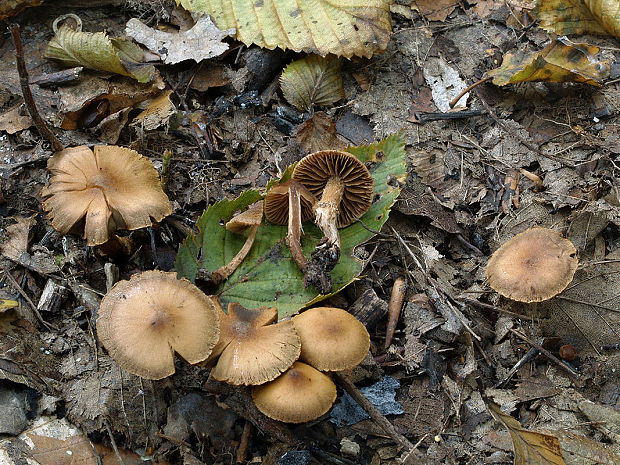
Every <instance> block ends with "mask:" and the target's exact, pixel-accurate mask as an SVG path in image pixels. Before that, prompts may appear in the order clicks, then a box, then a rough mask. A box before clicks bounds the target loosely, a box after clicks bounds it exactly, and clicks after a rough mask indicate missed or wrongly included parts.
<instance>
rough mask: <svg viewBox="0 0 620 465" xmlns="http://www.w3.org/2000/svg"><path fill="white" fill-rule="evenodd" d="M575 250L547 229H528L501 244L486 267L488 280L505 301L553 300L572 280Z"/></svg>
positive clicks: (575, 259) (568, 242) (555, 233)
mask: <svg viewBox="0 0 620 465" xmlns="http://www.w3.org/2000/svg"><path fill="white" fill-rule="evenodd" d="M576 254H577V250H576V249H575V246H574V245H573V243H572V242H571V241H569V240H568V239H564V238H563V237H562V236H561V235H560V233H558V232H556V231H554V230H552V229H547V228H531V229H528V230H526V231H524V232H522V233H520V234H517V235H516V236H514V237H513V238H512V239H510V240H509V241H507V242H506V243H504V244H503V245H502V246H501V247H500V248H499V249H497V250H496V251H495V252H494V253H493V255H492V256H491V258H490V259H489V263H488V264H487V270H486V274H487V279H488V281H489V284H490V285H491V287H492V288H493V289H495V290H496V291H497V292H498V293H500V294H501V295H503V296H504V297H508V298H509V299H512V300H516V301H519V302H527V303H530V302H541V301H543V300H548V299H551V298H552V297H554V296H556V295H557V294H559V293H560V292H562V291H563V290H564V289H566V286H568V284H569V283H570V282H571V281H572V280H573V276H574V274H575V270H577V264H578V260H577V256H576Z"/></svg>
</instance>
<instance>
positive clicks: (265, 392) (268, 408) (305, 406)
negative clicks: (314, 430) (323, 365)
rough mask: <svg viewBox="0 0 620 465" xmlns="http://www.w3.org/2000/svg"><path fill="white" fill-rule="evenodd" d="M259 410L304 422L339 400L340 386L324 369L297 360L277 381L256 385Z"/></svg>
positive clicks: (255, 397) (255, 391) (279, 418)
mask: <svg viewBox="0 0 620 465" xmlns="http://www.w3.org/2000/svg"><path fill="white" fill-rule="evenodd" d="M252 398H253V399H254V403H255V404H256V407H258V410H260V411H261V412H263V413H264V414H265V415H267V416H268V417H269V418H273V419H274V420H278V421H283V422H285V423H304V422H307V421H311V420H314V419H316V418H319V417H320V416H321V415H323V414H325V413H326V412H327V411H328V410H329V409H330V408H331V406H332V405H333V403H334V401H335V400H336V385H335V384H334V382H333V381H332V380H331V379H330V378H329V377H328V376H327V375H324V374H323V373H321V372H320V371H318V370H316V369H315V368H312V367H311V366H310V365H306V364H305V363H301V362H295V363H294V364H293V366H292V367H290V368H289V369H288V370H287V371H286V372H285V373H284V374H282V375H281V376H279V377H278V378H276V379H275V380H274V381H271V382H269V383H266V384H263V385H261V386H255V387H254V388H253V389H252Z"/></svg>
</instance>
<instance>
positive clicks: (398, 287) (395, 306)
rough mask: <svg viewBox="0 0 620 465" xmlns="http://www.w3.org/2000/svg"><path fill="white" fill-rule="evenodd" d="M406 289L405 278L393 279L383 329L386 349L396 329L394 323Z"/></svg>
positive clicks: (401, 306)
mask: <svg viewBox="0 0 620 465" xmlns="http://www.w3.org/2000/svg"><path fill="white" fill-rule="evenodd" d="M406 290H407V282H406V281H405V278H403V277H402V276H399V277H398V278H396V279H395V280H394V285H393V286H392V295H391V296H390V305H389V308H388V322H387V327H386V329H385V343H384V344H383V348H384V349H387V348H388V347H390V344H391V343H392V338H393V337H394V332H395V331H396V325H397V324H398V319H399V318H400V312H401V309H402V308H403V301H404V300H405V292H406Z"/></svg>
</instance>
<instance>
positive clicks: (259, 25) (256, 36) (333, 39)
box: [176, 0, 392, 58]
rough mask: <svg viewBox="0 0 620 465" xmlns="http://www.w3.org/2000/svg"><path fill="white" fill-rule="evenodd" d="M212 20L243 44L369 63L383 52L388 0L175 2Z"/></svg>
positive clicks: (387, 29) (389, 27)
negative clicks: (369, 59)
mask: <svg viewBox="0 0 620 465" xmlns="http://www.w3.org/2000/svg"><path fill="white" fill-rule="evenodd" d="M176 2H177V5H181V6H183V8H185V9H186V10H188V11H191V12H193V13H203V14H208V15H211V17H212V18H213V21H214V22H215V24H216V25H217V27H219V28H220V29H231V28H235V29H236V31H237V35H236V38H237V39H238V40H240V41H241V42H243V43H244V44H246V45H251V44H256V45H258V46H259V47H264V48H267V49H270V50H271V49H274V48H276V47H280V48H281V49H285V50H286V49H290V50H294V51H296V52H302V51H303V52H306V53H316V54H318V55H321V56H325V55H327V54H328V53H332V54H334V55H337V56H344V57H347V58H350V57H351V56H353V55H357V56H363V57H366V58H370V57H371V56H372V55H373V54H374V53H375V52H379V51H383V50H385V48H386V47H387V44H388V41H389V38H390V33H391V30H392V25H391V15H390V3H391V2H390V0H347V1H346V2H331V1H328V0H317V1H312V0H176Z"/></svg>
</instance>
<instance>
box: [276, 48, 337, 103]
mask: <svg viewBox="0 0 620 465" xmlns="http://www.w3.org/2000/svg"><path fill="white" fill-rule="evenodd" d="M280 87H281V88H282V93H283V94H284V98H285V99H286V100H287V101H288V102H289V103H290V104H291V105H293V106H294V107H295V108H297V109H298V110H300V111H309V110H310V109H311V108H312V107H313V106H314V105H329V104H330V103H334V102H337V101H338V100H340V99H341V98H343V97H344V88H343V87H342V74H340V60H338V59H334V58H333V57H332V58H331V59H328V58H323V57H320V56H317V55H309V56H307V57H306V58H302V59H301V60H297V61H294V62H292V63H290V64H289V65H288V66H287V67H286V69H285V70H284V72H283V73H282V76H281V77H280Z"/></svg>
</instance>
